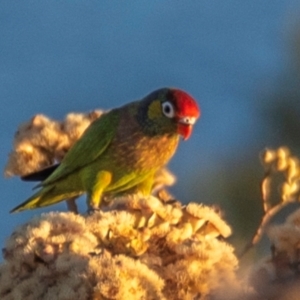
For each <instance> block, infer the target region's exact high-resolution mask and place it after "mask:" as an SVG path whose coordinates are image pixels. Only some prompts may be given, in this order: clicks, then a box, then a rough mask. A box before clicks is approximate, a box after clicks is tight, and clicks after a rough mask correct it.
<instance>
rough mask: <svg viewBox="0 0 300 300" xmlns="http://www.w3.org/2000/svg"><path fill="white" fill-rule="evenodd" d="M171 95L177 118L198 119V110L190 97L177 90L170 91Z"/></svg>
mask: <svg viewBox="0 0 300 300" xmlns="http://www.w3.org/2000/svg"><path fill="white" fill-rule="evenodd" d="M172 94H173V99H174V102H175V105H176V107H177V113H178V114H179V116H188V117H194V118H196V119H197V118H199V116H200V109H199V106H198V104H197V102H196V101H195V100H194V99H193V98H192V96H190V95H189V94H188V93H186V92H184V91H182V90H178V89H174V90H172Z"/></svg>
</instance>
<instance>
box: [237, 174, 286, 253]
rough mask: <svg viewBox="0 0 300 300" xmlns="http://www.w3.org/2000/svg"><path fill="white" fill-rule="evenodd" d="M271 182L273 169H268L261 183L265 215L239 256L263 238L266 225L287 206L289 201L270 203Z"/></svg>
mask: <svg viewBox="0 0 300 300" xmlns="http://www.w3.org/2000/svg"><path fill="white" fill-rule="evenodd" d="M270 183H271V170H270V169H269V170H267V171H266V173H265V176H264V179H263V181H262V183H261V195H262V201H263V209H264V212H265V214H264V216H263V217H262V220H261V222H260V225H259V226H258V228H257V230H256V232H255V234H254V235H253V237H252V239H251V241H250V242H249V243H247V244H246V246H245V247H244V249H243V250H242V252H241V253H240V254H239V255H238V257H239V258H241V257H242V256H244V255H245V254H246V253H247V252H248V251H249V250H250V249H251V248H252V247H254V246H255V245H256V244H257V243H258V242H259V241H260V240H261V239H262V236H263V234H264V232H265V229H266V226H267V225H268V224H269V222H270V220H271V219H272V217H273V216H274V215H276V214H277V213H278V212H279V211H280V210H281V209H282V208H283V207H285V206H286V205H287V204H288V203H289V202H280V203H279V204H277V205H275V206H273V207H272V205H271V203H270V190H271V187H270Z"/></svg>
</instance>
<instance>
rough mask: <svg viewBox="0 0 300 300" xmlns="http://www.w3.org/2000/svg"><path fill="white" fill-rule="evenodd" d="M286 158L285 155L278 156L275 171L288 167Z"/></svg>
mask: <svg viewBox="0 0 300 300" xmlns="http://www.w3.org/2000/svg"><path fill="white" fill-rule="evenodd" d="M288 166H289V164H288V159H287V158H286V157H279V158H278V160H277V161H276V164H275V170H276V171H284V170H286V169H287V168H288Z"/></svg>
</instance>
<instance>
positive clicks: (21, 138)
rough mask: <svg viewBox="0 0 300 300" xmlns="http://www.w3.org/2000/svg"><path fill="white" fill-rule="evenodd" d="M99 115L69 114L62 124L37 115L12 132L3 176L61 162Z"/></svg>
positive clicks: (20, 173)
mask: <svg viewBox="0 0 300 300" xmlns="http://www.w3.org/2000/svg"><path fill="white" fill-rule="evenodd" d="M102 114H103V112H102V111H101V110H95V111H92V112H89V113H85V114H83V113H70V114H68V115H67V116H66V118H65V119H64V120H63V121H57V120H53V119H50V118H48V117H47V116H44V115H36V116H34V117H33V118H31V120H29V121H27V122H24V123H23V124H21V125H20V126H19V128H18V130H17V132H16V133H15V138H14V143H13V150H12V152H11V153H10V154H9V159H8V162H7V165H6V167H5V170H4V174H5V176H7V177H10V176H13V175H17V176H23V175H26V174H29V173H32V172H35V171H38V170H41V169H43V168H45V167H47V166H50V165H52V164H54V163H55V162H60V161H61V160H62V158H63V157H64V156H65V154H66V153H67V151H68V150H69V149H70V148H71V146H72V145H73V144H74V143H75V142H76V141H77V140H78V139H79V137H80V136H81V135H82V133H83V132H84V131H85V129H86V128H87V127H88V126H89V125H90V124H91V123H92V122H93V121H94V120H95V119H97V118H98V117H100V116H101V115H102Z"/></svg>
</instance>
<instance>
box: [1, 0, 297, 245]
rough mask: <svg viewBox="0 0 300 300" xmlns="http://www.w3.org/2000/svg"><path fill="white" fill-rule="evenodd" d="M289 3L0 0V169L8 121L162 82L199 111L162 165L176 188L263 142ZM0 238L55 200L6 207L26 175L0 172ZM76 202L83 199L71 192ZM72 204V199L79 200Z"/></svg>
mask: <svg viewBox="0 0 300 300" xmlns="http://www.w3.org/2000/svg"><path fill="white" fill-rule="evenodd" d="M299 9H300V2H299V1H295V0H280V1H279V0H265V1H261V0H251V1H250V0H248V1H240V0H228V1H224V0H215V1H214V0H210V1H175V0H172V1H171V0H169V1H158V0H156V1H148V0H143V1H142V0H141V1H113V0H110V1H76V0H73V1H1V2H0V99H1V102H0V103H1V118H0V125H1V129H2V130H1V132H0V139H1V141H0V148H1V158H0V159H1V166H2V168H4V166H5V163H6V160H7V154H8V153H9V152H10V150H11V147H12V140H13V135H14V132H15V130H16V128H17V127H18V125H19V124H20V123H21V122H23V121H25V120H28V119H29V118H31V117H32V116H33V115H35V114H37V113H43V114H46V115H48V116H50V117H52V118H55V119H62V118H63V117H64V116H65V115H66V114H67V113H69V112H71V111H76V112H84V111H89V110H93V109H95V108H110V107H114V106H118V105H122V104H124V103H126V102H129V101H132V100H135V99H137V98H140V97H143V96H144V95H146V94H147V93H149V92H150V91H152V90H153V89H156V88H159V87H162V86H176V87H180V88H182V89H184V90H186V91H188V92H189V93H191V94H192V95H193V96H194V97H195V98H196V99H198V101H199V104H200V106H201V109H202V118H201V119H200V120H199V122H198V123H197V125H196V126H195V129H194V133H193V136H192V137H191V139H190V140H189V141H187V142H186V143H181V145H180V148H179V150H178V152H177V153H176V156H175V157H174V158H173V160H172V162H171V164H170V167H171V169H172V171H174V172H175V173H176V174H177V176H178V183H177V185H176V187H175V188H174V189H173V191H174V193H175V194H176V196H178V198H179V199H183V200H197V199H188V198H187V196H186V193H185V191H184V187H185V183H186V181H187V180H188V178H189V175H190V176H191V174H195V173H197V174H198V176H199V181H201V177H203V178H205V176H206V174H207V172H209V170H211V169H213V168H214V167H215V166H217V165H218V164H219V163H220V162H221V161H222V160H223V159H226V158H227V157H233V158H234V156H235V155H236V154H237V153H241V152H243V151H247V150H248V148H249V147H250V145H251V147H252V148H253V155H255V156H257V153H258V151H260V150H261V149H262V148H264V147H265V146H266V143H267V142H268V141H266V140H264V139H263V138H262V136H263V132H264V129H263V122H262V120H261V115H260V114H259V113H258V112H257V105H258V102H259V101H261V99H262V97H261V95H263V94H265V93H268V91H271V90H272V89H273V88H275V87H276V85H277V84H278V82H277V80H278V77H279V76H280V74H281V73H282V72H283V71H284V69H285V67H286V64H287V61H288V46H287V44H288V43H287V40H288V35H289V30H290V29H291V28H292V27H293V26H292V25H293V23H294V22H295V21H297V14H299V12H300V10H299ZM0 180H1V182H0V184H1V191H2V193H1V198H2V199H1V201H2V205H1V207H2V209H1V211H0V229H1V230H0V245H1V247H3V245H4V240H5V237H8V235H9V234H10V233H11V232H12V230H13V228H14V227H15V226H17V225H18V224H21V223H23V222H25V221H26V220H28V219H30V218H31V217H32V216H33V215H35V214H39V213H41V212H42V211H49V210H54V209H55V210H65V204H64V203H62V204H59V205H57V206H55V207H54V206H53V207H51V208H48V209H41V210H36V211H30V212H23V213H20V214H14V215H10V214H9V213H8V212H9V210H10V209H11V208H12V207H14V206H16V205H17V204H19V203H20V202H22V201H24V200H25V199H26V198H27V197H28V196H29V195H30V194H31V188H32V186H33V185H32V184H28V183H24V182H21V181H20V180H19V179H18V178H13V179H5V178H1V179H0ZM81 201H82V200H81ZM82 202H83V201H82Z"/></svg>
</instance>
